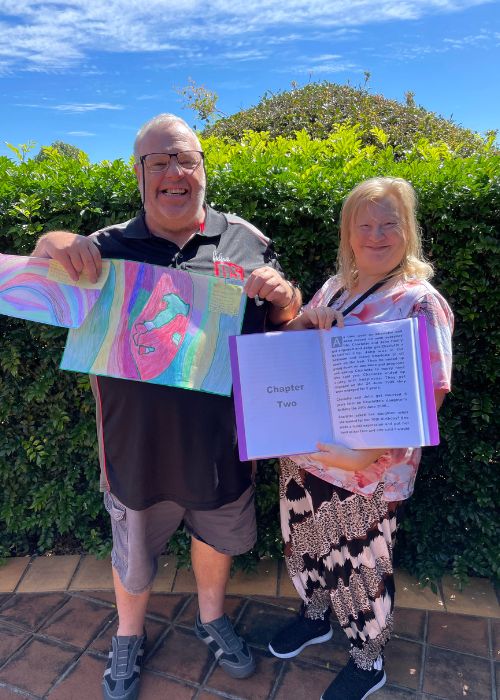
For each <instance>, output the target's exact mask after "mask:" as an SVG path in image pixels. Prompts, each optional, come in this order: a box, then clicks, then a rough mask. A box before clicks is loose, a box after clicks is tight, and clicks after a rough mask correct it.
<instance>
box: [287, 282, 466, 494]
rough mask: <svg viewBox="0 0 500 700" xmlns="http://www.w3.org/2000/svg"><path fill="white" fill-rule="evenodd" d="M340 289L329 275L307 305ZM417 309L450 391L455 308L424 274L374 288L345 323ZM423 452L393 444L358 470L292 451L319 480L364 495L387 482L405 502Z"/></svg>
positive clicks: (439, 380) (435, 369)
mask: <svg viewBox="0 0 500 700" xmlns="http://www.w3.org/2000/svg"><path fill="white" fill-rule="evenodd" d="M339 288H340V284H339V281H338V279H337V278H336V277H331V278H330V279H328V280H327V281H326V282H325V284H324V285H323V286H322V287H321V289H320V290H319V291H318V292H316V294H315V295H314V297H313V298H312V299H311V301H310V302H309V304H308V305H307V306H306V307H305V308H315V307H317V306H325V305H327V304H328V302H329V301H330V300H331V299H332V297H333V296H334V294H335V293H336V292H337V291H338V290H339ZM347 297H348V292H347V291H345V292H343V293H342V294H341V296H340V297H339V298H338V299H337V300H336V301H335V302H334V303H333V305H332V308H333V309H339V310H340V309H342V308H343V307H344V306H345V302H346V301H347ZM352 301H353V300H350V303H351V302H352ZM419 314H423V315H424V316H425V318H426V320H427V335H428V340H429V351H430V361H431V370H432V380H433V386H434V389H435V390H437V389H443V390H445V391H450V388H451V357H452V356H451V335H452V332H453V313H452V311H451V309H450V307H449V305H448V303H447V302H446V300H445V299H444V297H443V296H441V294H440V293H439V292H438V291H437V290H436V289H435V288H434V287H433V286H432V285H431V284H429V282H426V281H424V280H420V279H410V280H399V281H397V282H396V283H395V284H394V285H392V286H391V287H390V288H388V289H382V290H380V291H378V292H374V293H373V294H371V295H370V296H369V297H367V298H366V299H365V300H364V301H363V302H361V303H360V304H359V306H356V308H355V309H353V310H352V311H351V312H350V313H349V314H348V315H347V316H346V317H345V324H346V325H351V324H357V323H377V322H379V321H394V320H398V319H402V318H408V317H410V316H416V315H419ZM421 452H422V450H421V449H420V448H414V447H408V448H406V449H389V450H387V451H386V452H384V454H383V455H381V456H380V457H379V458H378V459H377V460H376V461H375V462H373V463H372V464H371V465H369V466H368V467H366V468H365V469H363V470H361V471H358V472H348V471H344V470H343V469H336V468H330V467H328V468H327V467H324V466H323V465H322V464H320V463H319V462H316V461H314V460H313V459H312V458H311V456H310V455H293V456H292V457H291V459H292V460H293V461H294V462H295V463H296V464H298V465H299V466H301V467H302V468H303V469H306V470H307V471H309V472H311V473H312V474H314V475H315V476H317V477H319V478H320V479H324V480H326V481H329V482H330V483H333V484H335V485H336V486H340V487H341V488H343V489H346V490H347V491H351V492H353V493H359V494H362V495H364V496H371V495H372V494H373V492H374V491H375V489H376V488H377V486H378V484H379V483H380V482H381V481H383V483H384V499H385V500H386V501H401V500H404V499H406V498H409V496H411V494H412V493H413V487H414V484H415V477H416V475H417V470H418V465H419V462H420V456H421Z"/></svg>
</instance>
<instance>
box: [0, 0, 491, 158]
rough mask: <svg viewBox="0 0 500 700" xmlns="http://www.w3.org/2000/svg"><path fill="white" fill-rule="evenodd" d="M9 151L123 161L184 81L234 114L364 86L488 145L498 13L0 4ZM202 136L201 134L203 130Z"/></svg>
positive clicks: (428, 2) (177, 106) (349, 3)
mask: <svg viewBox="0 0 500 700" xmlns="http://www.w3.org/2000/svg"><path fill="white" fill-rule="evenodd" d="M0 32H1V35H2V44H1V46H0V94H1V105H2V107H1V112H0V154H10V151H9V150H8V149H7V147H6V146H5V142H9V143H13V144H15V145H18V144H20V143H26V142H27V141H29V140H34V141H36V143H37V147H36V149H35V150H34V151H33V153H36V152H37V151H38V149H39V147H40V146H41V145H48V144H50V143H51V142H53V141H55V140H62V141H66V142H68V143H72V144H74V145H76V146H78V147H79V148H81V149H83V150H84V151H85V152H86V153H88V154H89V156H90V158H91V159H92V160H93V161H98V160H102V159H105V158H106V159H114V158H120V157H121V158H128V157H129V155H130V153H131V146H132V142H133V139H134V136H135V133H136V131H137V129H138V128H139V127H140V125H141V124H142V123H143V122H144V121H146V120H147V119H149V118H150V117H152V116H154V115H155V114H158V113H160V112H167V111H168V112H175V113H177V114H180V115H181V116H183V117H184V118H186V119H187V121H188V122H189V123H190V124H193V125H195V124H196V116H195V114H194V113H193V112H191V111H189V110H187V109H183V107H182V104H181V101H180V100H181V98H180V97H179V95H178V94H177V92H176V88H180V87H183V86H185V85H187V83H188V79H189V78H192V79H193V80H194V81H195V82H196V83H197V84H199V85H204V86H206V87H207V88H209V89H211V90H215V91H216V92H217V93H218V95H219V105H218V106H219V108H220V109H221V110H222V111H223V112H224V113H226V114H232V113H234V112H236V111H238V110H240V109H242V108H245V107H250V106H252V105H254V104H256V103H257V102H258V101H259V99H260V98H261V97H262V96H263V95H264V93H265V92H266V91H272V92H276V91H279V90H286V89H289V88H290V85H291V83H292V81H295V82H297V83H298V84H299V85H303V84H306V83H307V82H308V81H310V80H313V81H315V80H329V81H332V82H338V83H347V82H349V83H350V84H351V85H355V86H356V85H362V84H363V82H364V71H369V72H370V74H371V78H370V82H369V88H370V90H371V91H372V92H373V93H381V94H383V95H384V96H385V97H389V98H393V99H397V100H401V101H403V100H404V95H405V92H407V91H413V92H414V93H415V100H416V102H417V104H419V105H422V106H423V107H425V108H426V109H429V110H431V111H434V112H437V113H438V114H441V115H443V116H445V117H450V116H451V117H453V119H454V120H455V121H456V122H457V123H458V124H461V125H463V126H465V127H468V128H471V129H474V130H476V131H479V132H482V133H484V132H485V131H486V130H489V129H499V128H500V89H499V78H498V74H499V70H500V3H499V2H488V1H486V0H402V1H399V2H398V1H397V0H377V2H370V1H368V0H282V2H277V1H276V0H272V1H271V0H244V1H240V0H237V1H233V2H229V1H228V0H203V2H202V1H201V0H177V1H176V2H172V0H149V1H144V2H142V1H141V0H120V1H119V0H70V1H69V2H65V1H63V0H61V1H59V0H54V1H51V2H49V1H47V2H46V1H44V0H15V2H14V0H0ZM198 125H199V124H198Z"/></svg>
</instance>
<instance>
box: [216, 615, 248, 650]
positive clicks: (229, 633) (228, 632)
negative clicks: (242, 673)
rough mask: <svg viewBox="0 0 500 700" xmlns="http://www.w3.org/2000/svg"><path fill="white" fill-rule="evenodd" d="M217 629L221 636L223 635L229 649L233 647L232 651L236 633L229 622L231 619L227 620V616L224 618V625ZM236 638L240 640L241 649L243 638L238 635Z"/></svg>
mask: <svg viewBox="0 0 500 700" xmlns="http://www.w3.org/2000/svg"><path fill="white" fill-rule="evenodd" d="M217 631H218V632H219V634H220V636H221V637H222V641H223V642H224V643H225V645H226V647H227V648H228V649H231V651H232V648H231V642H232V641H233V640H234V637H235V635H234V632H233V630H232V628H231V625H230V624H229V621H228V620H227V618H225V619H224V624H223V626H221V628H220V629H218V630H217ZM236 639H237V640H238V642H239V646H238V648H239V649H241V647H242V646H243V642H242V639H241V637H238V636H237V635H236Z"/></svg>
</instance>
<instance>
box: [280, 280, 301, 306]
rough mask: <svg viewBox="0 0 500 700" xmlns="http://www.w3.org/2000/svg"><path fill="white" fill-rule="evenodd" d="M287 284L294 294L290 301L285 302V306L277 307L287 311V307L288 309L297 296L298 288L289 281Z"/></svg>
mask: <svg viewBox="0 0 500 700" xmlns="http://www.w3.org/2000/svg"><path fill="white" fill-rule="evenodd" d="M287 284H288V285H289V287H290V289H291V290H292V296H291V297H290V301H289V302H288V304H285V306H278V307H277V308H278V309H279V310H280V311H285V309H288V308H289V307H290V306H291V305H292V304H293V302H294V301H295V299H296V298H297V288H296V287H294V285H293V284H292V283H291V282H287Z"/></svg>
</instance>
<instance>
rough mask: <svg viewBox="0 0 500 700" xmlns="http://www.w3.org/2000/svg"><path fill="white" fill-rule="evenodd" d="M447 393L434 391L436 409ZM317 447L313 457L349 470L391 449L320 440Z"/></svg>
mask: <svg viewBox="0 0 500 700" xmlns="http://www.w3.org/2000/svg"><path fill="white" fill-rule="evenodd" d="M446 393H447V392H446V391H445V390H444V389H436V391H435V392H434V398H435V401H436V411H439V409H440V408H441V405H442V403H443V400H444V397H445V396H446ZM316 447H317V448H318V450H319V452H314V453H313V454H311V455H310V456H311V457H312V459H314V460H315V461H316V462H320V463H321V464H322V465H323V466H325V467H326V468H328V467H336V468H337V469H343V470H344V471H347V472H357V471H362V470H363V469H366V467H369V466H370V464H373V462H375V460H377V459H378V458H379V457H381V456H382V455H383V454H384V452H387V450H388V449H390V448H389V447H385V448H383V449H370V450H354V449H351V448H349V447H344V446H343V445H333V444H328V443H324V442H318V443H317V445H316Z"/></svg>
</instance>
